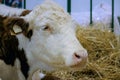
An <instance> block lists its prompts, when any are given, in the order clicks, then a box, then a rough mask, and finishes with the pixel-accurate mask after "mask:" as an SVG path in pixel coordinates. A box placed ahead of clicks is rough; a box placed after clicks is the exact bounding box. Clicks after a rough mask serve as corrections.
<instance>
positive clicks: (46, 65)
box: [11, 2, 87, 70]
mask: <svg viewBox="0 0 120 80" xmlns="http://www.w3.org/2000/svg"><path fill="white" fill-rule="evenodd" d="M48 4H49V5H48ZM15 19H16V18H14V19H13V20H12V21H11V23H13V24H14V25H12V26H13V28H14V26H15V25H17V26H19V27H20V28H21V29H22V33H20V34H17V35H16V36H17V38H18V40H19V49H24V50H25V53H26V56H27V57H28V62H29V64H30V65H31V66H33V67H35V66H36V67H40V68H41V69H45V70H52V69H61V68H62V69H72V68H73V69H81V68H82V67H83V66H84V65H85V64H86V61H87V51H86V49H84V48H83V46H82V45H81V44H80V43H79V41H78V40H77V38H76V33H75V32H76V31H75V29H74V27H75V26H76V25H75V23H74V21H73V20H72V18H71V17H70V15H69V14H68V13H67V12H65V11H64V10H63V9H62V8H61V7H60V6H58V5H57V4H55V3H53V2H45V3H43V4H42V5H41V6H37V7H36V8H35V9H33V11H31V13H30V14H28V15H27V16H25V17H21V18H17V19H16V20H15ZM13 21H15V22H13ZM28 35H29V36H28Z"/></svg>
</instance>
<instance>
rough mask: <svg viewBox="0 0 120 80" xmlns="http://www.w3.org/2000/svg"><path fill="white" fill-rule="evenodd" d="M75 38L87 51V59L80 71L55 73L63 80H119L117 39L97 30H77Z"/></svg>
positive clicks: (119, 62) (119, 64) (54, 73)
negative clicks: (84, 66) (85, 64)
mask: <svg viewBox="0 0 120 80" xmlns="http://www.w3.org/2000/svg"><path fill="white" fill-rule="evenodd" d="M77 37H78V39H79V41H80V42H81V44H82V45H83V46H84V48H86V49H87V50H88V53H89V57H88V63H87V66H86V68H85V69H83V70H82V71H75V72H74V71H73V72H72V71H71V72H67V71H56V72H53V73H52V74H53V75H55V76H58V77H60V78H61V79H63V80H120V46H119V44H118V43H119V42H118V39H117V37H116V36H115V35H114V34H113V33H112V32H109V31H107V30H106V31H103V30H102V31H101V30H99V29H92V28H90V29H83V28H78V29H77Z"/></svg>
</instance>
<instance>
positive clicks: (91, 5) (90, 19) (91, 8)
mask: <svg viewBox="0 0 120 80" xmlns="http://www.w3.org/2000/svg"><path fill="white" fill-rule="evenodd" d="M92 23H93V21H92V0H90V24H92Z"/></svg>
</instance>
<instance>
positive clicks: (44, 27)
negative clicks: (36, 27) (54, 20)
mask: <svg viewBox="0 0 120 80" xmlns="http://www.w3.org/2000/svg"><path fill="white" fill-rule="evenodd" d="M42 29H43V30H44V31H50V30H51V29H50V27H49V26H48V25H46V26H43V28H42Z"/></svg>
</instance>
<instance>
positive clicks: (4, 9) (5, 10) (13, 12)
mask: <svg viewBox="0 0 120 80" xmlns="http://www.w3.org/2000/svg"><path fill="white" fill-rule="evenodd" d="M24 10H25V9H19V8H12V7H8V6H5V5H3V4H0V15H2V16H10V17H11V16H19V15H20V14H21V13H22V12H23V11H24Z"/></svg>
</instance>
